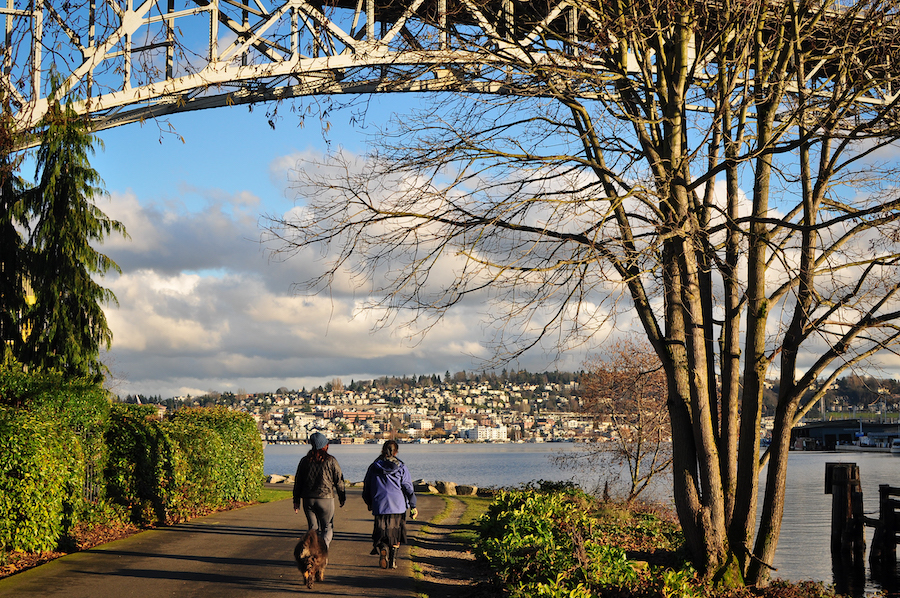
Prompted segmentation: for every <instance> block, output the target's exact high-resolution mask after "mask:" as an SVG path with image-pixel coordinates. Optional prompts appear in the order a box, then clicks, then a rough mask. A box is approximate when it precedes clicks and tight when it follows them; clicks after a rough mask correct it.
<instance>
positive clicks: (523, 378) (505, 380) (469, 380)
mask: <svg viewBox="0 0 900 598" xmlns="http://www.w3.org/2000/svg"><path fill="white" fill-rule="evenodd" d="M579 376H580V374H579V373H577V372H542V373H531V372H528V371H525V370H517V371H507V370H505V369H504V370H502V371H501V372H500V373H499V374H498V373H496V372H481V373H476V374H470V373H466V371H465V370H463V371H461V372H456V373H455V374H451V373H450V372H449V371H447V372H445V373H444V375H443V376H440V375H438V374H430V375H429V374H421V375H418V376H417V375H415V374H413V375H410V376H381V377H380V378H376V379H374V380H351V381H350V383H349V384H346V385H345V384H343V382H341V381H340V380H339V379H335V380H334V381H332V382H328V383H327V384H323V385H321V386H318V387H316V388H314V389H312V392H332V391H335V390H339V389H343V390H348V391H351V392H357V393H359V392H366V391H368V390H370V389H372V388H376V389H378V390H393V389H404V390H408V389H411V388H422V387H427V386H440V385H442V384H487V385H488V386H490V387H491V388H493V389H500V388H501V387H502V386H503V385H504V384H520V385H538V386H544V385H547V384H571V383H572V382H577V381H578V378H579ZM291 392H301V393H307V392H308V391H307V390H306V389H305V388H304V389H302V390H300V391H296V390H291V389H289V388H287V387H284V386H282V387H280V388H278V389H277V390H276V391H275V394H280V395H285V394H289V393H291ZM524 394H525V393H523V395H524ZM242 396H243V398H246V393H244V392H238V393H233V392H222V393H219V392H216V391H210V392H209V393H207V394H205V395H202V396H197V397H191V400H192V401H197V402H198V403H199V404H201V405H203V406H212V405H222V404H224V405H230V404H232V403H233V402H236V401H239V400H240V399H241V397H242ZM124 402H126V403H142V404H158V405H166V406H167V407H168V408H170V409H173V408H175V407H176V406H177V402H176V401H175V400H174V399H172V398H168V399H163V398H162V396H161V395H143V394H138V395H127V396H126V397H125V398H124Z"/></svg>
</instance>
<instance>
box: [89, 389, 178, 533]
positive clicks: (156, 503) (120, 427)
mask: <svg viewBox="0 0 900 598" xmlns="http://www.w3.org/2000/svg"><path fill="white" fill-rule="evenodd" d="M106 442H107V446H108V447H109V460H108V462H107V466H106V471H105V478H106V488H107V495H108V496H109V498H110V499H111V500H113V501H114V502H116V503H118V504H120V505H123V506H124V507H126V508H127V509H128V510H129V513H130V516H131V520H132V521H133V522H134V523H135V524H137V525H144V526H147V525H150V526H152V525H165V524H167V523H173V522H176V521H180V520H181V519H182V518H183V517H184V516H186V511H187V510H188V509H186V508H185V504H184V503H185V497H184V494H183V490H184V488H185V485H186V481H187V479H188V464H187V463H186V462H185V459H184V456H183V453H182V451H181V449H180V447H179V446H178V444H177V442H175V441H174V440H173V439H172V437H171V436H170V434H169V433H168V430H167V429H166V426H164V425H163V422H162V421H161V420H160V419H159V418H158V417H157V414H156V409H155V408H153V407H150V406H142V405H123V404H116V405H113V407H112V409H111V410H110V416H109V423H108V426H107V431H106Z"/></svg>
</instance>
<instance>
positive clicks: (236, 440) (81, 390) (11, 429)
mask: <svg viewBox="0 0 900 598" xmlns="http://www.w3.org/2000/svg"><path fill="white" fill-rule="evenodd" d="M262 482H263V450H262V441H261V440H260V437H259V434H258V433H257V430H256V423H255V421H254V420H253V418H252V417H251V416H250V415H248V414H245V413H237V412H233V411H228V410H226V409H224V408H215V409H196V410H193V409H182V410H180V411H178V412H176V413H175V414H174V415H173V416H172V417H171V419H170V420H168V421H167V420H162V419H160V418H159V416H158V414H157V411H156V409H155V408H154V407H151V406H141V405H124V404H118V403H115V404H111V403H110V401H109V398H108V394H107V393H106V391H104V390H103V388H102V387H101V386H99V385H97V384H95V383H92V382H90V381H85V380H66V379H64V378H63V377H62V376H61V375H60V374H58V373H53V372H51V373H29V372H25V371H23V369H22V367H21V366H19V365H18V364H15V363H3V364H2V365H0V561H2V557H3V553H5V552H7V551H16V550H20V551H28V552H34V551H46V550H54V549H59V548H61V547H65V546H66V545H67V544H68V543H70V542H71V540H72V536H71V535H70V534H71V533H72V531H73V529H74V528H75V526H76V525H77V524H78V523H79V522H91V521H94V522H97V521H103V520H106V519H109V518H110V517H113V518H116V519H118V518H120V517H122V512H123V510H124V511H126V512H127V517H128V518H129V519H130V520H131V522H132V523H135V524H137V525H140V526H153V525H166V524H170V523H175V522H178V521H184V520H185V519H188V518H190V517H193V516H196V515H199V514H205V513H209V512H211V511H214V510H216V509H220V508H222V507H225V506H227V505H228V504H229V503H232V502H251V501H253V500H256V499H257V498H258V497H259V494H260V491H261V490H262Z"/></svg>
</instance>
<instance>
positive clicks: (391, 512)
mask: <svg viewBox="0 0 900 598" xmlns="http://www.w3.org/2000/svg"><path fill="white" fill-rule="evenodd" d="M398 448H399V447H398V445H397V442H396V441H394V440H388V441H387V442H385V443H384V444H383V445H382V447H381V456H380V457H379V458H377V459H375V462H374V463H372V464H371V465H369V469H368V471H366V479H365V480H364V481H363V500H364V501H366V505H367V506H368V507H369V510H370V511H372V514H373V515H375V529H374V530H373V531H372V544H374V545H375V548H374V549H373V550H372V553H371V554H377V555H379V557H380V558H379V564H380V565H381V568H382V569H387V568H388V567H390V568H391V569H396V568H397V549H398V548H400V545H401V544H406V507H407V505H409V513H410V517H412V518H413V519H415V518H416V517H417V516H418V511H417V510H416V494H415V492H413V485H412V480H411V479H410V476H409V470H408V469H407V468H406V465H404V464H403V461H401V460H400V459H398V458H397V450H398Z"/></svg>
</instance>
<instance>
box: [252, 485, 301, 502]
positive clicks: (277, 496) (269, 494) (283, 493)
mask: <svg viewBox="0 0 900 598" xmlns="http://www.w3.org/2000/svg"><path fill="white" fill-rule="evenodd" d="M292 496H293V492H292V491H291V490H289V489H284V490H275V489H273V488H263V489H262V490H261V491H260V493H259V498H257V499H256V502H275V501H277V500H285V499H287V498H291V497H292Z"/></svg>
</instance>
